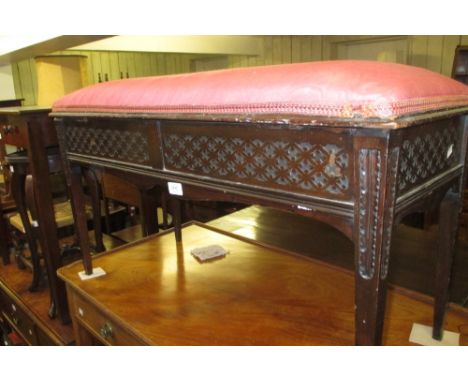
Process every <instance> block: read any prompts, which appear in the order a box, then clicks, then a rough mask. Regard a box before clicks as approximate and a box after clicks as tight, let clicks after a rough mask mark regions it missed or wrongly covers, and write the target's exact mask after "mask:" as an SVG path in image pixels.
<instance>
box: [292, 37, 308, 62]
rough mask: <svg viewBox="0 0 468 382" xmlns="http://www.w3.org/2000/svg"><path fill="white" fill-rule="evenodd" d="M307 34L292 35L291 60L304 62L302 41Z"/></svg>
mask: <svg viewBox="0 0 468 382" xmlns="http://www.w3.org/2000/svg"><path fill="white" fill-rule="evenodd" d="M305 37H306V36H291V62H303V58H302V54H301V53H302V52H301V42H302V41H303V40H304V39H305Z"/></svg>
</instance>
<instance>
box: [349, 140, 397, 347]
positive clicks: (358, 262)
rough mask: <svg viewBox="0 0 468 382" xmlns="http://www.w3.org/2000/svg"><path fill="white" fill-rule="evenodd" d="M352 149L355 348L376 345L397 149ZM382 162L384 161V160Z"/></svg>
mask: <svg viewBox="0 0 468 382" xmlns="http://www.w3.org/2000/svg"><path fill="white" fill-rule="evenodd" d="M356 146H357V147H356V148H355V173H354V174H355V177H356V180H357V181H356V183H357V187H356V188H355V190H354V192H355V200H356V204H355V207H354V208H355V212H354V216H355V223H354V247H355V267H356V269H355V280H356V287H355V289H356V290H355V305H356V312H355V326H356V344H357V345H380V344H381V343H382V334H383V324H384V315H385V303H386V292H387V275H388V269H389V263H390V245H391V240H392V231H393V224H394V206H395V198H396V178H397V170H398V158H399V150H398V148H394V149H392V150H388V148H386V147H384V148H382V149H380V148H378V147H369V148H368V147H366V146H367V142H365V141H364V142H362V143H361V142H359V141H358V142H357V145H356ZM386 158H388V159H387V160H385V159H386Z"/></svg>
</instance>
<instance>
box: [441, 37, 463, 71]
mask: <svg viewBox="0 0 468 382" xmlns="http://www.w3.org/2000/svg"><path fill="white" fill-rule="evenodd" d="M460 41H461V38H460V36H444V38H443V48H442V65H441V66H442V71H441V73H442V74H443V75H446V76H449V77H450V76H451V75H452V66H453V58H454V56H455V48H456V47H457V45H460Z"/></svg>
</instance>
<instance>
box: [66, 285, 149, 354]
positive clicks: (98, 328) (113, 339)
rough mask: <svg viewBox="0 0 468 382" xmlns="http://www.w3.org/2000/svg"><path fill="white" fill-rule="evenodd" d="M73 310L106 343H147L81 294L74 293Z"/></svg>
mask: <svg viewBox="0 0 468 382" xmlns="http://www.w3.org/2000/svg"><path fill="white" fill-rule="evenodd" d="M72 310H73V313H72V314H73V315H74V316H75V317H76V318H77V321H78V322H79V323H80V324H82V325H83V326H84V327H85V328H86V329H87V330H89V331H90V332H91V333H92V334H93V335H94V336H95V337H96V338H97V339H99V340H100V341H101V342H102V343H104V344H106V345H144V344H145V342H144V341H143V340H140V339H138V338H136V337H134V336H133V335H132V334H130V333H128V331H126V330H125V329H124V328H123V327H122V326H121V325H119V324H116V323H115V322H114V321H113V320H112V319H110V318H109V317H108V316H106V315H105V314H104V313H102V312H100V311H99V309H98V308H96V307H95V306H93V305H92V304H91V303H90V302H89V301H87V300H85V299H84V298H83V297H82V296H80V295H79V294H76V293H74V296H73V307H72Z"/></svg>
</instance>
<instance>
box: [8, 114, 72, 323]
mask: <svg viewBox="0 0 468 382" xmlns="http://www.w3.org/2000/svg"><path fill="white" fill-rule="evenodd" d="M49 112H50V109H49V108H41V107H11V108H1V109H0V122H1V124H2V129H3V134H2V136H3V140H4V143H6V144H10V145H13V146H16V147H20V148H24V149H26V150H27V152H28V159H29V164H30V171H31V174H32V177H33V181H34V189H35V190H36V200H37V222H38V229H39V242H40V245H41V248H42V251H43V253H44V259H45V264H46V269H47V274H48V279H49V287H50V294H51V307H50V315H52V316H54V315H55V309H56V310H57V313H58V315H59V317H60V319H61V320H62V322H68V321H69V314H68V308H67V301H66V291H65V287H64V284H63V283H62V282H61V281H60V280H59V279H58V278H57V276H56V270H57V269H58V268H59V266H60V265H61V262H60V247H59V242H58V235H57V227H56V225H55V218H54V209H53V202H52V194H51V190H50V184H49V170H48V162H47V154H46V148H47V147H51V146H57V143H58V142H57V134H56V132H55V128H54V126H53V124H52V120H51V119H50V118H49V116H48V114H49ZM2 244H3V243H2Z"/></svg>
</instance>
